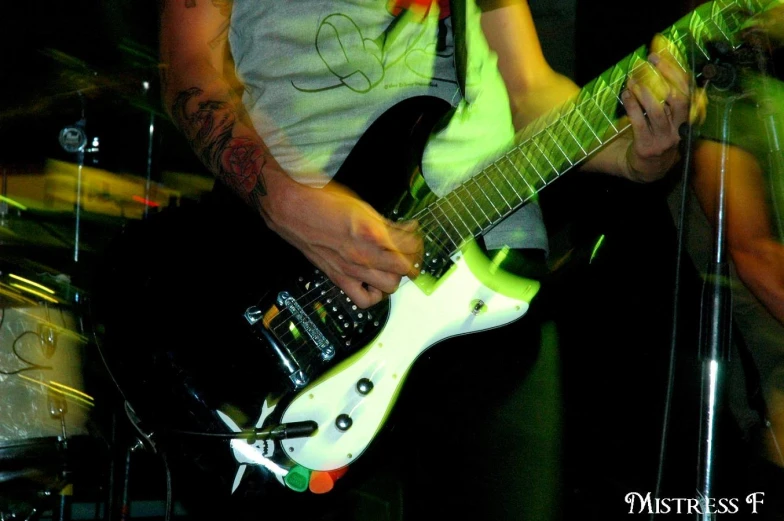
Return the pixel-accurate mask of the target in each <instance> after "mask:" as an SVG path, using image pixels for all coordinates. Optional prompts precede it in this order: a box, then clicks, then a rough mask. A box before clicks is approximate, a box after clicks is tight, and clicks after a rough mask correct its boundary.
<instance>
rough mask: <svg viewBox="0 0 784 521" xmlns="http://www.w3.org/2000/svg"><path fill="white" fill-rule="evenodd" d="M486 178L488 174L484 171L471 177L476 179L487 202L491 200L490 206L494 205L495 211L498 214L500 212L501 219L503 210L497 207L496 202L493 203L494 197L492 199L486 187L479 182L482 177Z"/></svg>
mask: <svg viewBox="0 0 784 521" xmlns="http://www.w3.org/2000/svg"><path fill="white" fill-rule="evenodd" d="M486 178H487V175H486V174H484V173H482V174H479V175H475V176H474V177H472V178H471V179H473V180H474V182H475V183H476V186H477V187H478V188H479V191H480V192H482V195H484V196H485V199H487V202H489V203H490V206H492V207H493V210H495V213H497V214H498V217H499V219H500V218H501V217H502V216H503V214H502V213H501V212H499V211H498V208H497V207H496V206H495V204H494V203H493V200H492V199H490V196H489V195H487V192H485V189H484V188H482V185H481V184H480V183H479V180H480V179H486ZM491 222H492V220H491Z"/></svg>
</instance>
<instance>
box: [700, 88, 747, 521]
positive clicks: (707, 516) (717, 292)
mask: <svg viewBox="0 0 784 521" xmlns="http://www.w3.org/2000/svg"><path fill="white" fill-rule="evenodd" d="M737 99H738V98H737V97H735V96H730V97H729V99H727V100H722V101H720V102H719V103H722V104H723V107H722V108H723V112H724V114H723V117H722V118H721V121H720V124H721V140H722V143H728V142H729V138H730V117H731V115H732V108H733V104H734V103H735V101H737ZM711 102H713V100H711ZM728 152H729V146H728V145H726V144H725V145H724V146H722V147H721V157H720V166H719V171H718V172H717V175H718V176H719V179H718V181H719V182H718V193H717V194H716V197H717V205H716V220H715V223H716V233H715V237H714V244H713V256H712V260H711V264H710V265H709V266H707V269H706V272H707V273H706V275H707V276H706V278H705V281H704V283H703V293H702V298H703V308H702V313H701V318H700V351H699V359H700V367H701V393H700V424H699V453H698V466H697V493H698V494H699V497H700V500H701V501H702V505H703V508H702V509H701V510H702V512H701V513H699V514H698V519H700V520H702V521H709V520H713V519H715V514H714V513H712V512H710V510H711V509H710V508H707V506H708V505H709V503H708V500H709V499H710V498H713V497H714V494H713V492H714V482H715V470H716V468H715V467H716V441H717V426H718V419H719V412H720V411H721V410H722V406H723V402H724V395H725V392H724V391H725V380H726V372H727V363H728V362H729V345H730V331H731V327H730V324H731V313H732V302H731V293H730V286H729V276H730V270H729V264H728V262H727V246H726V241H727V231H726V202H727V197H726V186H727V155H728Z"/></svg>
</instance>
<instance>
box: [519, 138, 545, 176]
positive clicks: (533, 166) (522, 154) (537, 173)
mask: <svg viewBox="0 0 784 521" xmlns="http://www.w3.org/2000/svg"><path fill="white" fill-rule="evenodd" d="M520 156H521V157H522V158H523V159H525V160H526V161H528V164H529V165H531V168H533V170H534V172H536V175H537V176H539V179H541V180H542V183H544V185H547V180H546V179H545V178H544V176H543V175H542V174H541V173H539V170H538V169H537V168H536V165H535V164H534V163H533V161H531V158H530V157H528V156H527V155H526V153H525V150H524V149H523V148H522V147H520ZM544 185H543V186H544Z"/></svg>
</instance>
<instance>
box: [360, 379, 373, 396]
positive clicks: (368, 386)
mask: <svg viewBox="0 0 784 521" xmlns="http://www.w3.org/2000/svg"><path fill="white" fill-rule="evenodd" d="M372 390H373V382H371V381H370V379H369V378H361V379H360V380H359V381H358V382H357V391H358V392H359V394H361V395H362V396H367V395H368V394H370V391H372Z"/></svg>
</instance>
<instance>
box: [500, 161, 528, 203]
mask: <svg viewBox="0 0 784 521" xmlns="http://www.w3.org/2000/svg"><path fill="white" fill-rule="evenodd" d="M511 155H512V154H511V152H510V153H507V154H504V157H503V159H506V160H507V161H509V162H510V163H512V165H513V166H514V169H515V171H516V172H518V173H519V176H518V177H520V179H522V180H523V183H525V187H526V188H527V189H528V192H529V193H536V188H534V186H533V185H532V184H531V183H530V182H528V174H527V172H526V169H525V168H523V166H522V165H521V164H519V163H520V161H519V156H520V154H519V153H518V154H517V156H518V157H516V158H515V159H512V158H511V157H510V156H511ZM521 199H524V198H523V197H521Z"/></svg>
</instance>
